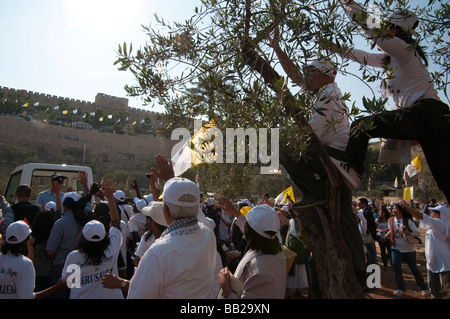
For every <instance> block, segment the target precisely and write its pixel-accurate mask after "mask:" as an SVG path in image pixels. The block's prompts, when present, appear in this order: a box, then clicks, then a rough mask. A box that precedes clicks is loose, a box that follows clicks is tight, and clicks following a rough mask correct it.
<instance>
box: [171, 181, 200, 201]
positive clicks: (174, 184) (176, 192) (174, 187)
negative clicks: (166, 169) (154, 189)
mask: <svg viewBox="0 0 450 319" xmlns="http://www.w3.org/2000/svg"><path fill="white" fill-rule="evenodd" d="M186 194H189V195H192V196H194V197H195V198H196V200H195V201H193V202H182V201H180V200H179V199H180V197H181V196H183V195H186ZM162 198H163V202H167V203H171V204H174V205H178V206H183V207H192V206H198V205H199V203H200V189H199V188H198V185H197V184H195V183H194V182H192V181H191V180H189V179H186V178H182V177H173V178H171V179H169V180H168V181H167V182H166V183H165V184H164V190H163V195H162Z"/></svg>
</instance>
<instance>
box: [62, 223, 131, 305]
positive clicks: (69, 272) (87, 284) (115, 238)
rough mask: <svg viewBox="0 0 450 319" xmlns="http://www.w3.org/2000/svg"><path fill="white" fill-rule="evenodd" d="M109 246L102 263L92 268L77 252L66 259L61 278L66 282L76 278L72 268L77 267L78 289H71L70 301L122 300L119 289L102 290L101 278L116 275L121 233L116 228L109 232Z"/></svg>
mask: <svg viewBox="0 0 450 319" xmlns="http://www.w3.org/2000/svg"><path fill="white" fill-rule="evenodd" d="M109 236H110V244H109V246H108V248H107V249H106V250H105V252H104V258H103V261H102V262H101V263H100V264H99V265H97V266H94V265H93V264H92V263H89V264H87V263H86V254H85V253H82V252H80V251H78V250H74V251H72V252H71V253H70V254H69V255H68V256H67V259H66V263H65V265H64V269H63V271H62V275H61V278H63V280H67V279H68V278H69V281H70V279H72V278H74V277H76V276H75V274H76V272H75V271H74V268H73V267H74V266H75V267H79V270H80V282H79V288H77V287H74V288H71V291H70V299H123V294H122V291H121V290H120V289H109V288H104V287H103V285H102V276H103V275H104V274H106V273H112V274H115V275H118V271H117V257H118V255H119V250H120V246H121V244H122V233H121V231H120V230H119V229H118V228H116V227H111V228H110V230H109Z"/></svg>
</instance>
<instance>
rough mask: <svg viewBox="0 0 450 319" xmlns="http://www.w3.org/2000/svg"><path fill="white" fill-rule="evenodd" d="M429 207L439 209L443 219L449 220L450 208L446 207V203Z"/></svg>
mask: <svg viewBox="0 0 450 319" xmlns="http://www.w3.org/2000/svg"><path fill="white" fill-rule="evenodd" d="M428 209H431V210H437V211H439V215H440V217H441V219H442V220H445V221H448V218H449V217H450V210H449V209H448V208H447V207H445V206H444V205H437V206H435V207H428Z"/></svg>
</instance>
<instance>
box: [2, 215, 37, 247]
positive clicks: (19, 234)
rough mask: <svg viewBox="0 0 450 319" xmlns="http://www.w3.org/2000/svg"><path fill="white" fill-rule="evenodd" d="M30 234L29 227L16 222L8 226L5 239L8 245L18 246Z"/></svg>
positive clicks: (22, 222)
mask: <svg viewBox="0 0 450 319" xmlns="http://www.w3.org/2000/svg"><path fill="white" fill-rule="evenodd" d="M30 234H31V229H30V227H29V226H28V225H27V224H26V223H25V222H24V221H23V220H18V221H16V222H14V223H12V224H10V225H9V226H8V228H7V229H6V233H5V238H6V242H7V243H8V244H20V243H21V242H23V241H24V240H25V239H27V238H28V236H30Z"/></svg>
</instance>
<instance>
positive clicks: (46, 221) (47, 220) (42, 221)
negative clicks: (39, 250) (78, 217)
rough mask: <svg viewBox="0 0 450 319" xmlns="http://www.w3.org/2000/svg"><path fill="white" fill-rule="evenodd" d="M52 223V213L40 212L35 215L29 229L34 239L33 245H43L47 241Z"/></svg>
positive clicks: (47, 211)
mask: <svg viewBox="0 0 450 319" xmlns="http://www.w3.org/2000/svg"><path fill="white" fill-rule="evenodd" d="M54 222H55V221H54V213H52V212H51V211H49V210H43V211H40V212H39V213H38V214H37V215H36V217H35V218H34V220H33V225H32V228H31V229H32V231H33V237H34V239H35V242H34V244H35V245H36V244H40V243H43V242H45V241H46V240H47V239H48V237H49V236H50V231H51V230H52V227H53V224H54Z"/></svg>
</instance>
